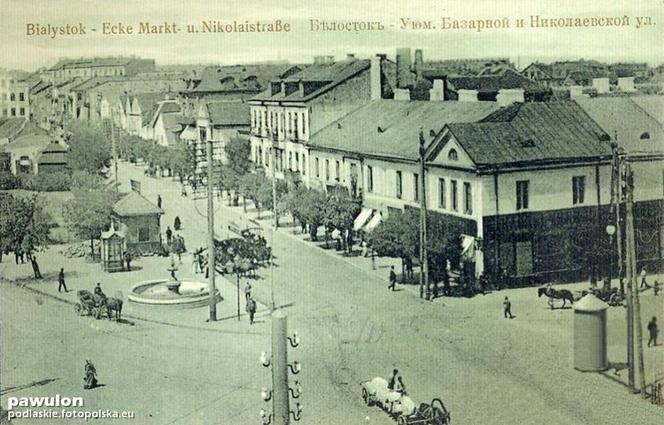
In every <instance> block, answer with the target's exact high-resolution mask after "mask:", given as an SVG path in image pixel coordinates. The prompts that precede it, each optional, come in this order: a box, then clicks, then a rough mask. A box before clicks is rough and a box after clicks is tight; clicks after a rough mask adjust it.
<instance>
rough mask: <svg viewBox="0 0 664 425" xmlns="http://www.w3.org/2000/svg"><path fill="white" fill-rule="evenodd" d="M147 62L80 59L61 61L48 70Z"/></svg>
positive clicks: (111, 58)
mask: <svg viewBox="0 0 664 425" xmlns="http://www.w3.org/2000/svg"><path fill="white" fill-rule="evenodd" d="M139 60H147V59H138V58H127V57H110V58H81V59H61V60H59V61H58V62H57V63H56V64H55V65H53V66H52V67H51V68H49V70H51V71H55V70H58V69H64V68H82V67H92V66H120V65H128V64H129V63H131V62H134V61H139Z"/></svg>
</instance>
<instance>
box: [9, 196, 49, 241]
mask: <svg viewBox="0 0 664 425" xmlns="http://www.w3.org/2000/svg"><path fill="white" fill-rule="evenodd" d="M51 221H52V220H51V217H50V215H49V214H48V213H47V212H46V210H45V209H44V206H43V205H42V204H41V202H39V200H38V198H37V196H36V195H32V196H14V195H12V194H6V193H3V194H0V249H3V250H8V251H14V252H26V253H31V252H33V251H38V250H39V249H41V248H43V247H45V246H46V245H47V244H48V240H49V239H48V232H49V228H50V223H51Z"/></svg>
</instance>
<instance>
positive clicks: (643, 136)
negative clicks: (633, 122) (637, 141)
mask: <svg viewBox="0 0 664 425" xmlns="http://www.w3.org/2000/svg"><path fill="white" fill-rule="evenodd" d="M648 139H650V133H643V134H642V135H641V140H648Z"/></svg>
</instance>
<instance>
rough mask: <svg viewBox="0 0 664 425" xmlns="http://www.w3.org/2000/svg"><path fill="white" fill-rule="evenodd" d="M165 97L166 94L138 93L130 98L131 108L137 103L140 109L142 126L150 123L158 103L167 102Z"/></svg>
mask: <svg viewBox="0 0 664 425" xmlns="http://www.w3.org/2000/svg"><path fill="white" fill-rule="evenodd" d="M166 96H167V94H166V93H140V94H135V95H132V96H131V102H132V106H133V103H134V102H138V105H139V106H140V108H141V117H142V120H143V125H147V124H149V123H150V121H151V120H152V118H153V117H154V114H155V112H157V109H158V108H159V102H161V101H165V100H167V99H166Z"/></svg>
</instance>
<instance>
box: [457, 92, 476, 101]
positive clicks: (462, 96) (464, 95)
mask: <svg viewBox="0 0 664 425" xmlns="http://www.w3.org/2000/svg"><path fill="white" fill-rule="evenodd" d="M457 93H458V95H459V102H477V90H466V89H461V90H459V91H458V92H457Z"/></svg>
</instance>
